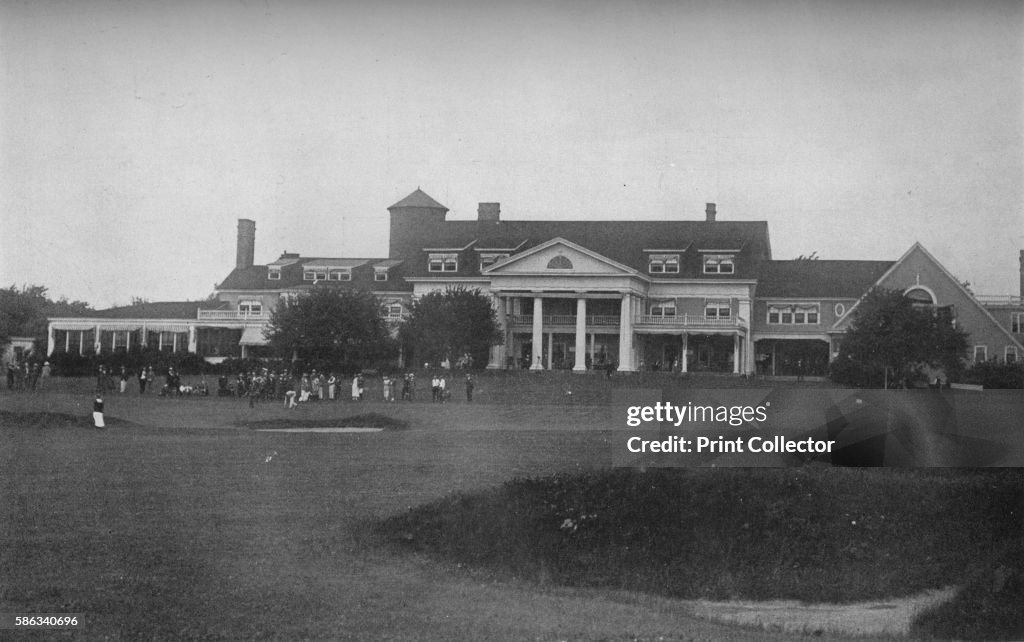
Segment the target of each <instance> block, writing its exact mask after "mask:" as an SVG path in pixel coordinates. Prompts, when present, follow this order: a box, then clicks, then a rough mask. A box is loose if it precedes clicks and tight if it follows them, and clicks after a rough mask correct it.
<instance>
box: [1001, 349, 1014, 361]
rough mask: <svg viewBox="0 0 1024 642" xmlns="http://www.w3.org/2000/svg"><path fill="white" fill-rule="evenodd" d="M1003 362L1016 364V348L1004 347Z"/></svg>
mask: <svg viewBox="0 0 1024 642" xmlns="http://www.w3.org/2000/svg"><path fill="white" fill-rule="evenodd" d="M1003 361H1005V362H1006V363H1017V346H1006V349H1005V350H1004V351H1003Z"/></svg>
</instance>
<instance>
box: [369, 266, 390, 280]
mask: <svg viewBox="0 0 1024 642" xmlns="http://www.w3.org/2000/svg"><path fill="white" fill-rule="evenodd" d="M373 280H374V281H387V280H388V271H387V268H384V269H376V270H374V271H373Z"/></svg>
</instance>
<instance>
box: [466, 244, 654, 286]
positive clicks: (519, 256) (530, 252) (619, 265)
mask: <svg viewBox="0 0 1024 642" xmlns="http://www.w3.org/2000/svg"><path fill="white" fill-rule="evenodd" d="M555 245H562V246H565V247H567V248H569V249H571V250H575V251H576V252H580V253H581V254H584V255H586V256H588V257H590V258H592V259H594V260H595V261H598V262H600V263H604V264H605V265H608V266H611V267H614V268H616V269H618V270H621V271H622V272H624V273H626V274H631V275H635V276H640V277H646V275H645V274H643V273H642V272H640V271H639V270H635V269H633V268H631V267H629V266H628V265H624V264H622V263H619V262H618V261H615V260H612V259H610V258H608V257H607V256H604V255H602V254H599V253H597V252H595V251H593V250H591V249H589V248H585V247H583V246H582V245H577V244H576V243H573V242H572V241H568V240H566V239H564V238H562V237H561V236H556V237H555V238H553V239H550V240H548V241H545V242H544V243H541V244H540V245H535V246H534V247H531V248H530V249H528V250H526V251H525V252H521V253H519V254H516V255H514V256H511V257H509V258H508V260H506V261H503V262H501V263H496V264H494V265H492V266H490V267H488V268H487V269H486V270H485V273H487V274H490V273H491V272H493V271H494V268H496V267H499V266H500V267H502V268H505V267H508V266H509V265H512V264H513V263H516V262H518V261H522V260H524V259H527V258H529V257H531V256H533V255H534V254H539V253H540V252H543V251H544V250H547V249H548V248H550V247H553V246H555ZM540 274H544V273H542V272H538V273H537V275H538V276H539V275H540ZM574 274H576V275H577V276H579V275H580V273H574ZM524 275H525V274H520V273H517V274H516V276H524ZM609 276H622V274H615V275H609Z"/></svg>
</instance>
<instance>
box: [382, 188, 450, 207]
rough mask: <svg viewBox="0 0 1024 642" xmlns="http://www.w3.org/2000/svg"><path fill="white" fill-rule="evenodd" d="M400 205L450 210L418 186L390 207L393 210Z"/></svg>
mask: <svg viewBox="0 0 1024 642" xmlns="http://www.w3.org/2000/svg"><path fill="white" fill-rule="evenodd" d="M399 207H429V208H432V209H442V210H444V211H446V212H447V211H448V208H447V207H445V206H444V205H441V204H440V203H438V202H437V201H435V200H434V199H433V198H431V196H430V195H429V194H427V193H426V192H424V191H423V190H421V189H420V188H418V187H417V188H416V190H415V191H413V192H412V193H411V194H409V195H408V196H406V197H405V198H403V199H402V200H400V201H398V202H397V203H395V204H394V205H392V206H391V207H389V208H388V209H389V210H393V209H396V208H399Z"/></svg>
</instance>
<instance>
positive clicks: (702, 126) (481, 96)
mask: <svg viewBox="0 0 1024 642" xmlns="http://www.w3.org/2000/svg"><path fill="white" fill-rule="evenodd" d="M1022 36H1024V3H1022V2H1006V1H1003V2H995V1H991V2H986V1H971V2H968V1H966V0H964V1H959V2H950V1H943V0H939V1H928V2H926V1H924V0H918V1H913V2H911V1H900V0H896V1H892V2H884V1H881V0H877V1H876V0H832V1H829V0H816V1H808V0H803V1H798V0H770V1H765V0H749V1H735V2H729V1H725V2H721V1H716V2H711V1H707V2H699V1H695V2H670V1H665V0H661V1H633V2H630V1H627V0H621V1H615V2H612V1H609V0H585V1H576V0H572V1H568V0H561V1H560V0H555V1H550V2H527V1H522V2H515V1H508V2H486V1H484V2H459V1H458V0H456V1H444V2H441V1H436V0H424V1H418V2H395V1H383V2H377V3H366V2H344V1H340V2H328V1H326V0H324V1H320V0H293V1H290V2H279V1H276V0H262V1H258V0H234V1H231V2H228V1H216V0H214V1H209V0H201V1H200V0H182V1H180V2H174V3H166V2H147V1H145V0H142V1H138V2H112V1H106V0H78V1H75V2H54V1H50V0H39V1H25V2H14V1H10V0H0V59H2V63H3V64H2V68H0V287H6V286H8V285H11V284H16V285H22V284H39V285H45V286H46V287H48V288H49V291H50V294H51V296H54V297H61V296H64V297H68V298H70V299H72V300H84V301H87V302H89V303H91V304H92V305H93V306H95V307H98V308H103V307H108V306H113V305H119V304H127V303H128V302H129V301H130V300H131V299H132V298H133V297H141V298H145V299H148V300H151V301H167V300H185V299H196V298H203V297H205V296H207V295H208V294H210V293H211V292H212V291H213V289H214V286H215V284H216V283H218V282H220V281H221V280H223V279H224V278H225V277H226V276H227V275H228V273H229V272H230V271H231V269H232V267H233V266H234V260H235V240H236V227H237V219H239V218H250V219H253V220H255V221H256V262H257V263H268V262H270V261H273V260H274V259H276V258H277V257H278V256H279V255H280V254H281V253H282V252H283V251H286V250H287V251H290V252H300V253H301V254H303V255H306V256H353V257H381V256H386V254H387V231H388V213H387V207H388V206H389V205H391V204H393V203H395V202H396V201H398V200H400V199H401V198H403V197H404V196H405V195H407V194H408V193H409V192H411V191H413V190H414V189H416V188H417V187H420V188H422V189H423V190H424V191H426V192H427V193H428V194H430V195H431V196H433V197H434V198H436V199H437V200H439V201H440V202H442V203H443V204H445V205H446V206H447V207H448V208H449V209H450V210H451V211H450V213H449V218H451V219H472V218H475V216H476V209H477V203H478V202H481V201H497V202H500V203H501V211H502V217H503V218H505V219H568V220H590V219H593V220H602V219H604V220H610V219H614V220H624V219H634V220H641V219H647V220H666V219H669V220H671V219H689V220H699V219H702V218H703V216H704V204H705V203H707V202H715V203H717V208H718V218H719V220H765V221H768V225H769V230H770V234H771V240H772V248H773V255H774V258H776V259H789V258H795V257H797V256H799V255H801V254H810V253H812V252H817V254H818V256H820V257H821V258H825V259H871V260H895V259H897V258H899V257H900V256H901V255H902V254H903V253H904V252H905V251H906V250H907V249H909V248H910V246H911V245H912V244H913V243H914V242H915V241H920V242H921V243H922V244H923V245H924V246H925V247H926V248H927V249H928V250H929V251H930V252H931V253H932V254H933V255H935V256H936V258H938V259H939V261H940V262H942V263H943V264H944V265H945V266H946V267H947V268H948V269H949V270H950V271H951V272H952V273H953V274H954V275H955V276H957V277H958V278H959V279H961V280H965V281H970V282H971V284H972V288H973V289H974V291H975V292H978V293H983V294H1020V292H1019V291H1018V255H1019V252H1020V250H1021V249H1022V248H1024V209H1022V208H1024V135H1022V134H1024V127H1022V120H1024V102H1022V87H1024V77H1022V76H1024V37H1022Z"/></svg>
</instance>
